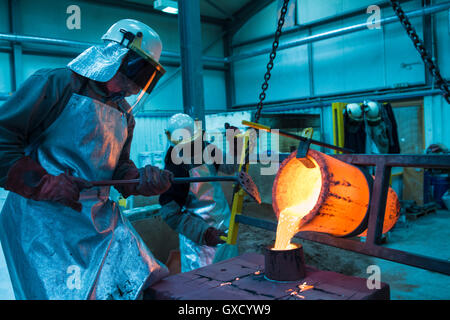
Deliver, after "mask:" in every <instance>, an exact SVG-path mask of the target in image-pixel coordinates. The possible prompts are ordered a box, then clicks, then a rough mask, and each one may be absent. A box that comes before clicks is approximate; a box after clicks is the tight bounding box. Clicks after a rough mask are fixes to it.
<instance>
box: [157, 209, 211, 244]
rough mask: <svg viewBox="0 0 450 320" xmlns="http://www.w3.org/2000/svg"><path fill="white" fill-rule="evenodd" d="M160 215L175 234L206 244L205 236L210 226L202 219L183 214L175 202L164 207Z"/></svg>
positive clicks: (186, 213) (187, 213)
mask: <svg viewBox="0 0 450 320" xmlns="http://www.w3.org/2000/svg"><path fill="white" fill-rule="evenodd" d="M160 215H161V218H162V219H163V220H164V221H165V222H166V223H167V224H168V225H169V227H171V228H172V229H173V230H174V231H175V232H177V233H179V234H182V235H183V236H185V237H186V238H188V239H190V240H192V241H194V242H195V243H197V244H200V245H204V244H205V239H204V235H205V232H206V230H207V229H208V228H209V227H210V225H208V224H207V223H206V221H205V220H203V219H202V218H200V217H198V216H196V215H193V214H191V213H189V212H182V211H181V207H180V206H179V205H178V204H177V203H176V202H175V201H171V202H169V203H167V204H165V205H163V206H162V208H161V210H160Z"/></svg>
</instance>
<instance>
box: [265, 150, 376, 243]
mask: <svg viewBox="0 0 450 320" xmlns="http://www.w3.org/2000/svg"><path fill="white" fill-rule="evenodd" d="M296 156H297V151H294V152H292V153H291V154H290V155H289V156H288V157H287V158H286V159H285V160H284V161H283V162H282V163H281V164H280V168H279V169H278V173H277V175H276V177H275V180H274V183H273V188H272V199H274V201H272V207H273V209H274V211H275V214H276V215H277V218H278V217H279V214H280V208H279V207H278V203H277V201H276V194H277V186H278V182H279V181H278V180H279V179H280V172H281V171H282V170H283V168H284V167H285V166H286V165H287V164H288V163H289V161H290V160H292V159H293V158H296ZM307 156H308V157H310V158H311V159H313V160H314V161H315V162H316V163H317V165H318V166H319V169H320V175H321V178H322V185H321V188H320V193H319V198H318V199H317V202H316V204H315V205H314V207H313V208H312V209H311V211H310V212H309V213H308V214H307V215H306V216H305V217H304V218H303V219H302V222H303V223H304V224H306V223H308V222H310V221H312V220H313V219H314V217H315V216H316V215H317V214H318V213H319V210H320V208H321V207H322V205H323V204H324V202H325V200H326V198H327V197H328V194H329V192H330V183H331V180H332V177H333V174H332V173H331V172H330V171H329V170H328V165H327V163H326V161H325V158H324V156H322V153H320V152H318V151H315V150H312V149H309V150H308V153H307ZM325 156H326V155H325ZM299 161H300V160H299ZM345 163H346V164H347V165H349V166H352V167H356V168H358V169H359V170H360V171H361V172H362V173H363V175H364V176H365V178H366V182H367V185H368V188H369V194H372V186H373V178H372V177H371V175H370V174H369V173H368V172H367V171H366V170H365V169H364V168H361V167H358V166H354V165H352V164H350V163H347V162H345ZM371 198H372V197H369V203H368V206H367V211H366V213H365V216H364V218H363V219H362V221H361V223H360V225H359V226H358V227H356V228H355V229H354V230H352V231H350V232H349V233H348V234H345V235H341V236H339V237H341V238H344V237H353V236H357V235H358V234H360V233H362V232H363V231H364V230H366V229H367V224H368V220H369V209H370V204H371Z"/></svg>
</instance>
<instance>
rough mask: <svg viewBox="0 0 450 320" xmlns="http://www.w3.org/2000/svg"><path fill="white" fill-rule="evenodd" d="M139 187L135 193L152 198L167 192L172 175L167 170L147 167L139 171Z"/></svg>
mask: <svg viewBox="0 0 450 320" xmlns="http://www.w3.org/2000/svg"><path fill="white" fill-rule="evenodd" d="M139 180H140V182H139V185H138V186H137V187H136V192H137V193H138V194H140V195H143V196H147V197H149V196H154V195H158V194H161V193H164V192H166V191H167V190H169V188H170V186H171V185H172V180H173V174H172V172H170V171H167V170H161V169H159V168H158V167H155V166H151V165H147V166H145V167H144V168H141V169H139Z"/></svg>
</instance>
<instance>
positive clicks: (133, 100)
mask: <svg viewBox="0 0 450 320" xmlns="http://www.w3.org/2000/svg"><path fill="white" fill-rule="evenodd" d="M102 39H103V41H104V44H101V45H95V46H92V47H90V48H88V49H86V50H85V51H84V52H82V53H81V54H80V55H78V57H76V58H75V59H73V60H72V61H71V62H70V63H69V64H68V65H67V66H68V67H69V69H71V70H72V71H74V72H75V73H77V74H79V75H81V76H83V77H86V78H88V79H91V80H94V81H98V82H102V83H106V82H108V81H110V80H111V79H112V78H113V77H114V76H115V75H116V74H118V72H120V73H121V74H123V75H125V76H126V77H123V79H128V80H131V82H129V83H134V84H135V85H128V84H129V83H128V84H127V83H124V85H123V91H122V92H120V93H119V94H121V95H122V96H123V97H124V98H125V100H126V101H127V102H128V104H130V106H129V107H128V108H126V109H127V110H128V112H133V113H136V112H138V111H139V110H141V109H142V108H143V106H144V105H145V103H146V99H147V98H148V96H149V94H150V93H151V91H152V90H153V88H154V87H155V86H156V84H157V83H158V81H159V79H160V78H161V77H162V76H163V75H164V73H165V70H164V68H163V67H162V66H161V64H160V63H159V58H160V56H161V51H162V44H161V40H160V38H159V36H158V34H157V33H156V32H155V31H154V30H153V29H152V28H150V27H149V26H147V25H146V24H144V23H142V22H139V21H137V20H133V19H123V20H120V21H118V22H116V23H114V24H113V25H112V26H111V27H110V28H109V29H108V31H107V32H106V33H105V34H104V35H103V36H102ZM130 89H132V90H130ZM136 91H139V92H136Z"/></svg>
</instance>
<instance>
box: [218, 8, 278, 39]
mask: <svg viewBox="0 0 450 320" xmlns="http://www.w3.org/2000/svg"><path fill="white" fill-rule="evenodd" d="M272 2H274V0H252V1H250V2H248V3H246V4H245V5H243V6H242V7H241V8H240V9H239V10H237V11H236V13H235V14H233V19H232V21H228V23H227V29H228V32H229V33H230V34H231V35H234V34H235V33H236V32H237V31H238V30H239V29H240V28H241V27H242V26H243V25H244V24H245V23H246V22H247V21H248V20H249V19H250V18H251V17H253V16H254V15H255V14H257V13H258V12H260V11H261V10H263V9H264V8H266V7H267V6H268V5H269V4H271V3H272Z"/></svg>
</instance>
